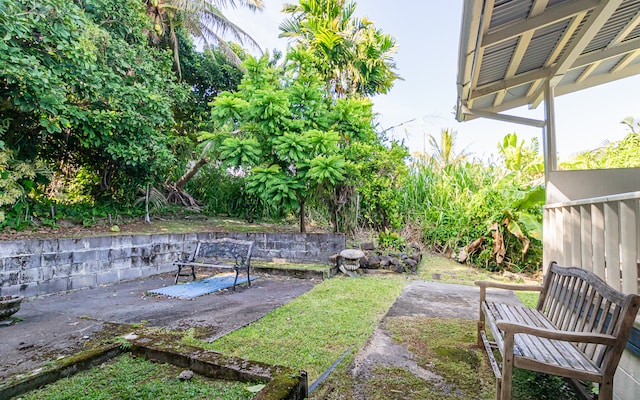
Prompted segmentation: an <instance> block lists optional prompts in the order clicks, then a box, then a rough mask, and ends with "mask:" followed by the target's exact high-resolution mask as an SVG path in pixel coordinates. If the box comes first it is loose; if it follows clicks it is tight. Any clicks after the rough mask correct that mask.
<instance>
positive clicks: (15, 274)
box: [0, 271, 20, 287]
mask: <svg viewBox="0 0 640 400" xmlns="http://www.w3.org/2000/svg"><path fill="white" fill-rule="evenodd" d="M19 279H20V271H5V272H1V273H0V287H6V286H13V285H18V283H19Z"/></svg>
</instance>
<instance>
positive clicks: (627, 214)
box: [619, 200, 638, 293]
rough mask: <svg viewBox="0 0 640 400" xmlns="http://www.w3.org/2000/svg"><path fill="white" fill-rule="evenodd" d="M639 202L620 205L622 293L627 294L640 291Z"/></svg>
mask: <svg viewBox="0 0 640 400" xmlns="http://www.w3.org/2000/svg"><path fill="white" fill-rule="evenodd" d="M637 203H638V201H637V200H626V201H621V202H620V203H619V205H620V206H619V207H620V247H621V268H622V276H621V277H622V291H623V292H625V293H637V291H638V266H637V263H636V259H637V255H638V252H637V248H636V245H637V243H638V241H637V239H636V232H637V228H636V223H637V221H638V219H637V213H636V211H637V209H638V206H637Z"/></svg>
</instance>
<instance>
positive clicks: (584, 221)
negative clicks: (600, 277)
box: [580, 205, 593, 271]
mask: <svg viewBox="0 0 640 400" xmlns="http://www.w3.org/2000/svg"><path fill="white" fill-rule="evenodd" d="M580 242H581V243H582V254H581V258H582V264H581V265H582V268H584V269H586V270H587V271H593V245H592V239H591V206H590V205H586V206H580Z"/></svg>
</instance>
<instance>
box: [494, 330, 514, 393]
mask: <svg viewBox="0 0 640 400" xmlns="http://www.w3.org/2000/svg"><path fill="white" fill-rule="evenodd" d="M512 377H513V334H506V335H505V336H504V352H503V353H502V382H501V385H500V386H502V387H501V388H500V395H498V394H496V399H498V400H511V379H512Z"/></svg>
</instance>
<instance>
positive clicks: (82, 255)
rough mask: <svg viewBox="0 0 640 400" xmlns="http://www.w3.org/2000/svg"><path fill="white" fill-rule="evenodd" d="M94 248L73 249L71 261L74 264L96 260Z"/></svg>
mask: <svg viewBox="0 0 640 400" xmlns="http://www.w3.org/2000/svg"><path fill="white" fill-rule="evenodd" d="M97 257H98V255H97V252H96V250H84V251H74V252H73V255H72V260H71V262H72V263H74V264H78V263H85V262H92V261H96V260H97V259H98V258H97Z"/></svg>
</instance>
